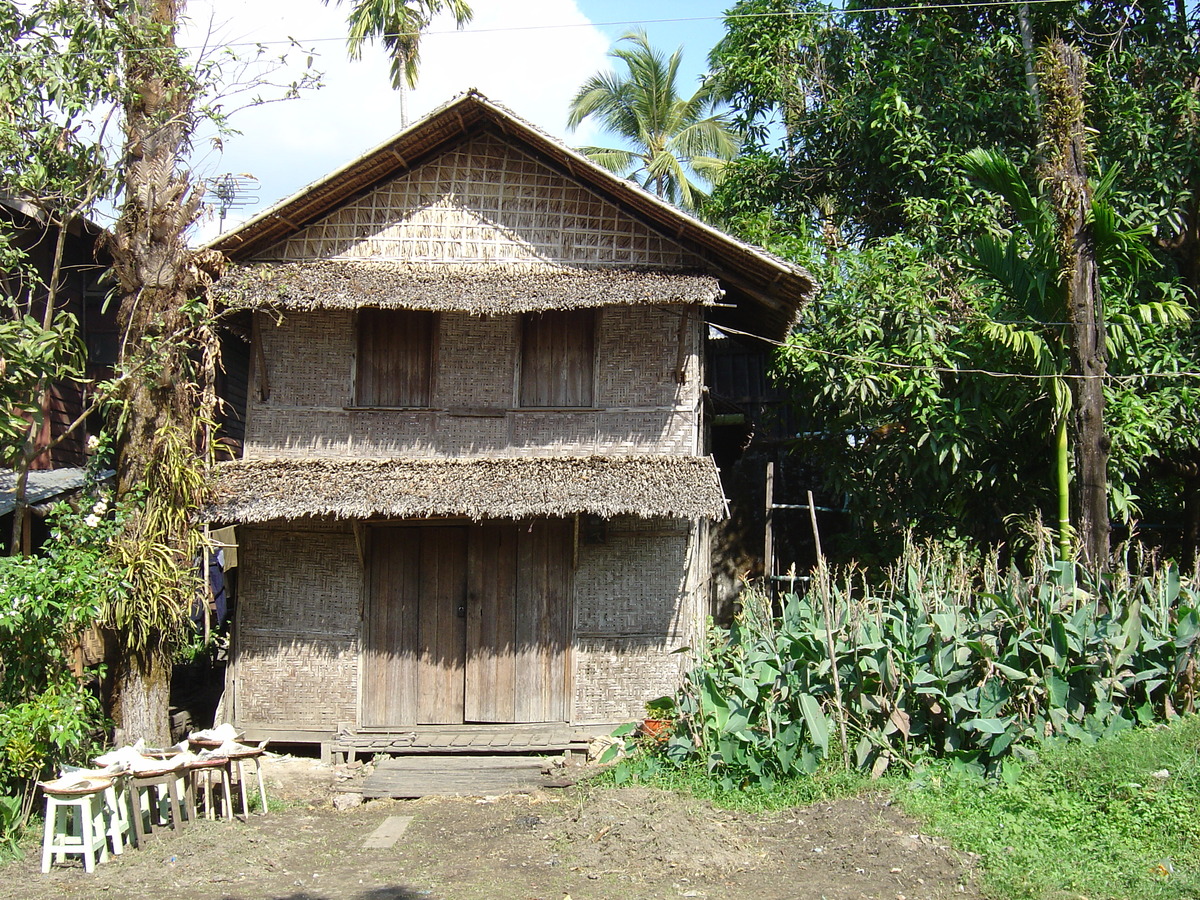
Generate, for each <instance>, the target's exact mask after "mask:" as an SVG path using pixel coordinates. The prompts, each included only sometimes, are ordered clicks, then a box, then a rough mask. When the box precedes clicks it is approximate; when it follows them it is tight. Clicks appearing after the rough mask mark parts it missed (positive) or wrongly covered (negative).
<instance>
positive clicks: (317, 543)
mask: <svg viewBox="0 0 1200 900" xmlns="http://www.w3.org/2000/svg"><path fill="white" fill-rule="evenodd" d="M239 540H240V546H239V554H240V564H239V571H240V572H241V573H242V574H241V582H240V584H239V591H238V611H237V644H236V658H235V664H234V668H233V677H234V679H235V687H234V691H235V698H234V704H235V707H234V714H235V717H236V719H237V724H238V725H241V726H248V725H253V726H256V727H259V728H280V729H305V730H315V729H320V730H326V729H328V730H329V731H333V730H334V729H335V728H336V727H337V725H338V723H340V722H353V721H355V718H356V715H357V705H358V701H357V690H358V644H359V627H360V619H361V611H360V607H361V593H362V569H361V566H360V565H359V562H358V552H357V550H356V548H355V543H354V535H353V534H352V533H350V532H348V531H346V530H344V529H343V530H340V531H332V530H326V531H318V530H308V531H299V530H297V531H290V530H289V531H279V530H273V529H265V528H243V529H241V530H240V531H239Z"/></svg>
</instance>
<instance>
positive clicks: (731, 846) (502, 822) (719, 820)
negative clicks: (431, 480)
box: [0, 761, 980, 900]
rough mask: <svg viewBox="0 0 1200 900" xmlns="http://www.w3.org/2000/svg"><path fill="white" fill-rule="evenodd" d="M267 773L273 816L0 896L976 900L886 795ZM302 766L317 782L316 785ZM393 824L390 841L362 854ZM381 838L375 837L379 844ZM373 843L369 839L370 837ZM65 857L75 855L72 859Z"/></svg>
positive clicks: (1, 883) (209, 825)
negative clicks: (513, 789) (452, 785)
mask: <svg viewBox="0 0 1200 900" xmlns="http://www.w3.org/2000/svg"><path fill="white" fill-rule="evenodd" d="M280 768H281V767H278V766H277V767H275V769H274V772H273V775H272V778H271V781H272V784H271V786H270V787H273V788H274V790H275V795H276V796H283V797H284V798H286V799H289V800H290V801H291V804H292V805H290V806H289V807H288V808H287V809H284V810H283V811H280V812H271V813H270V814H268V815H266V816H257V815H251V816H250V819H249V821H247V822H240V821H235V822H232V823H230V822H220V821H218V822H207V821H201V822H198V823H197V824H196V825H194V826H192V827H189V828H187V829H185V830H183V831H182V832H180V833H178V834H171V833H168V834H166V835H165V836H162V837H156V838H155V839H154V840H153V841H152V842H150V843H148V844H147V845H146V846H145V847H143V848H142V849H140V850H136V851H126V853H125V854H123V855H122V856H121V857H116V858H113V859H111V860H110V861H109V862H108V863H106V864H104V865H102V866H100V867H99V868H98V869H97V871H96V873H95V874H94V875H87V874H85V873H84V871H83V869H82V866H81V865H79V864H78V863H72V864H68V865H63V866H55V867H54V868H53V869H52V871H51V872H50V874H49V875H42V874H41V873H40V872H39V870H38V866H39V864H40V859H39V856H38V846H37V844H36V843H34V844H31V845H30V847H29V848H28V852H27V854H26V856H25V858H24V859H22V860H18V861H16V862H12V863H9V864H7V865H3V866H0V898H6V900H7V898H14V900H16V898H21V900H46V898H64V897H73V898H120V900H160V898H198V900H418V898H420V900H426V898H429V900H485V898H486V900H565V898H570V900H609V898H647V900H649V898H682V897H697V898H707V900H733V898H738V900H749V898H752V900H797V898H800V900H806V898H812V900H820V898H825V900H862V898H870V900H877V898H879V900H939V898H951V897H962V898H979V897H980V894H979V893H978V891H977V889H976V887H975V886H974V880H973V876H972V873H971V869H970V867H969V865H968V864H966V863H965V862H964V861H963V860H962V859H960V858H959V856H958V855H957V854H955V853H954V852H953V851H951V850H950V849H948V848H947V847H946V846H945V845H944V844H943V843H941V842H939V841H937V840H934V839H931V838H928V837H926V836H923V835H921V834H919V833H918V831H917V827H916V825H915V823H913V822H912V820H910V819H908V818H906V817H905V816H903V815H902V814H901V813H900V812H899V810H898V809H896V808H894V807H892V806H891V805H889V803H888V801H887V798H886V797H883V796H875V797H863V798H853V799H848V800H841V801H837V802H832V803H821V804H817V805H815V806H810V807H804V808H797V809H791V810H784V811H781V812H774V813H762V814H749V813H741V812H733V811H729V810H721V809H715V808H714V807H712V806H711V805H709V804H707V803H705V802H702V801H698V800H695V799H694V798H690V797H685V796H681V795H678V794H670V793H665V792H662V791H657V790H653V789H649V788H645V787H626V788H619V789H615V788H588V787H586V786H585V787H575V788H570V789H567V790H554V791H542V790H539V791H535V792H533V793H529V794H507V795H503V796H495V797H483V798H434V797H429V798H425V799H422V800H408V801H396V800H374V801H369V802H367V803H364V804H362V805H360V806H356V807H354V808H351V809H347V810H342V811H339V810H335V809H333V808H332V805H331V804H330V802H329V801H330V794H329V784H330V781H331V773H330V772H329V770H328V769H324V770H323V771H321V770H315V769H314V767H313V765H312V763H311V761H304V763H303V765H293V766H292V767H291V769H290V771H287V767H282V768H283V769H284V774H283V775H280V774H279V771H280ZM314 772H315V774H314ZM391 817H411V822H409V823H408V824H407V827H406V828H405V829H404V831H403V833H402V834H400V835H399V837H398V838H396V839H395V841H394V843H393V844H392V846H390V847H384V848H380V849H367V848H365V847H364V845H365V844H367V843H369V841H368V838H370V837H371V836H372V834H373V833H375V832H376V831H377V830H378V829H379V828H380V826H381V825H383V824H384V823H385V822H386V823H388V824H390V825H391V826H392V830H393V831H395V830H397V829H398V827H399V826H400V824H401V823H397V822H396V821H390V822H389V819H391ZM386 842H387V841H384V843H386ZM376 843H378V841H376ZM74 859H76V860H77V859H78V857H75V858H74Z"/></svg>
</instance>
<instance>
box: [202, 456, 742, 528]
mask: <svg viewBox="0 0 1200 900" xmlns="http://www.w3.org/2000/svg"><path fill="white" fill-rule="evenodd" d="M579 513H591V514H594V515H599V516H605V517H611V516H620V515H632V516H641V517H643V518H649V517H658V516H662V517H667V518H679V519H697V518H709V519H718V518H721V517H722V516H724V514H725V498H724V496H723V494H722V492H721V484H720V481H719V479H718V477H717V469H716V466H715V465H714V463H713V461H712V459H710V458H709V457H693V456H649V455H644V456H586V457H521V458H517V459H512V458H479V459H428V460H399V459H388V460H381V459H255V460H234V461H232V462H225V463H220V464H219V465H218V466H217V478H216V494H215V499H214V500H213V502H212V504H211V505H210V506H209V507H208V508H207V509H206V510H205V511H204V515H205V517H206V518H208V519H209V520H210V521H214V522H241V523H252V522H268V521H275V520H281V519H300V518H307V517H324V518H338V519H369V518H372V517H390V518H428V517H435V516H467V517H469V518H471V519H476V520H479V519H490V518H506V519H521V518H525V517H528V516H570V515H575V514H579Z"/></svg>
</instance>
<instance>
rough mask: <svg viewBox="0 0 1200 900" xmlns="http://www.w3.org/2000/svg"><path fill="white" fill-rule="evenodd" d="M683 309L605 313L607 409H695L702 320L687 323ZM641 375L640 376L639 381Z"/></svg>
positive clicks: (600, 392)
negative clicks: (680, 371)
mask: <svg viewBox="0 0 1200 900" xmlns="http://www.w3.org/2000/svg"><path fill="white" fill-rule="evenodd" d="M682 315H683V310H682V309H679V308H671V309H655V308H654V307H635V308H633V309H624V308H620V309H618V308H614V307H610V308H607V309H604V310H601V320H600V343H599V347H598V348H597V351H596V357H597V359H599V360H600V366H599V367H598V377H597V385H596V387H597V391H596V394H597V397H598V403H599V405H600V406H602V407H609V408H626V407H635V408H636V407H646V406H650V407H661V406H682V407H691V406H694V405H695V403H696V400H697V398H698V397H699V391H700V378H699V349H700V348H699V344H700V341H699V337H700V333H701V332H700V317H699V314H697V313H693V314H692V316H691V319H690V321H689V322H687V323H681V318H680V317H681V316H682ZM681 324H683V325H684V329H683V331H684V334H683V335H682V338H683V348H682V355H683V359H682V361H683V364H684V383H683V384H682V385H681V384H680V383H679V380H678V368H679V362H680V333H679V332H680V326H681ZM634 373H636V375H634Z"/></svg>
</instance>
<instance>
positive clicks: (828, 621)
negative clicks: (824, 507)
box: [808, 491, 850, 770]
mask: <svg viewBox="0 0 1200 900" xmlns="http://www.w3.org/2000/svg"><path fill="white" fill-rule="evenodd" d="M808 518H809V521H810V522H811V523H812V533H813V543H814V544H815V545H816V548H817V590H818V591H819V592H820V595H821V611H822V613H823V614H824V616H825V649H826V651H827V652H828V653H829V668H830V671H831V672H832V674H833V702H834V704H835V711H834V712H835V715H836V717H837V723H838V735H839V736H840V737H841V739H842V764H843V765H844V766H845V767H846V769H847V770H848V769H849V768H850V742H849V739H848V738H847V737H846V714H845V709H844V708H843V707H842V679H841V676H840V675H839V674H838V659H837V648H836V647H835V646H834V643H833V606H832V604H831V603H830V601H829V567H828V565H827V564H826V562H825V553H824V552H823V551H822V550H821V530H820V529H819V528H818V527H817V509H816V503H815V501H814V500H813V492H812V491H809V492H808Z"/></svg>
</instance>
